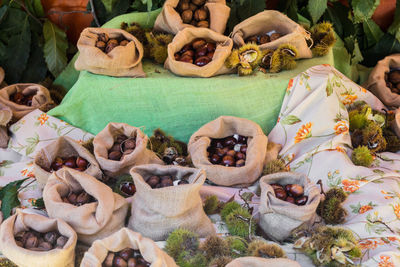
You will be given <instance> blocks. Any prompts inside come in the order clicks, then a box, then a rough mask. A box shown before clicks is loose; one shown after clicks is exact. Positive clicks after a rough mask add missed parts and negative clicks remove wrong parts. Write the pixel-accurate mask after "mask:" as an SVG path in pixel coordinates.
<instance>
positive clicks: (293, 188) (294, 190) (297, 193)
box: [289, 184, 304, 197]
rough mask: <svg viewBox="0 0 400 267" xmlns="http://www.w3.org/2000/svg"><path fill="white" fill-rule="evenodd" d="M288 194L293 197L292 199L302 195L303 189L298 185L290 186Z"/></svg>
mask: <svg viewBox="0 0 400 267" xmlns="http://www.w3.org/2000/svg"><path fill="white" fill-rule="evenodd" d="M289 192H290V193H291V194H292V195H293V196H294V197H299V196H301V195H303V194H304V189H303V187H302V186H301V185H299V184H292V185H291V187H290V189H289Z"/></svg>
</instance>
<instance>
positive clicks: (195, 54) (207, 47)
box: [174, 39, 216, 67]
mask: <svg viewBox="0 0 400 267" xmlns="http://www.w3.org/2000/svg"><path fill="white" fill-rule="evenodd" d="M215 49H216V44H215V43H211V42H207V41H206V40H204V39H195V40H194V41H192V42H191V43H190V44H186V45H185V46H183V47H182V49H181V50H179V51H178V52H176V53H175V55H174V56H175V60H177V61H182V62H187V63H192V64H195V65H196V66H199V67H203V66H205V65H207V64H208V63H210V62H211V60H212V59H213V56H214V52H215Z"/></svg>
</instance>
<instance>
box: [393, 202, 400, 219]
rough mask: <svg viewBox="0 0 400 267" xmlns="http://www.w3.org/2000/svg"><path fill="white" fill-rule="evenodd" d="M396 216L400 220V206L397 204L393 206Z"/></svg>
mask: <svg viewBox="0 0 400 267" xmlns="http://www.w3.org/2000/svg"><path fill="white" fill-rule="evenodd" d="M393 211H394V214H396V217H397V219H400V205H399V204H396V205H394V206H393Z"/></svg>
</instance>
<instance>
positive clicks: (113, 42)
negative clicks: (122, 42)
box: [104, 39, 119, 54]
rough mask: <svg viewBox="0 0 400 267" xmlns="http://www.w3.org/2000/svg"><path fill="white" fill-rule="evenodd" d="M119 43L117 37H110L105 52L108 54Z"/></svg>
mask: <svg viewBox="0 0 400 267" xmlns="http://www.w3.org/2000/svg"><path fill="white" fill-rule="evenodd" d="M118 45H119V43H118V41H117V40H116V39H110V40H108V42H107V46H106V48H105V50H104V51H105V52H106V53H107V54H108V53H110V52H111V51H112V50H113V49H114V48H115V47H117V46H118Z"/></svg>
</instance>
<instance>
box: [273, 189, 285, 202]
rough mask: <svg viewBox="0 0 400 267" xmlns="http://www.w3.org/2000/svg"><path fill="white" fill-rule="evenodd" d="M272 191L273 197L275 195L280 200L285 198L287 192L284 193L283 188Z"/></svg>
mask: <svg viewBox="0 0 400 267" xmlns="http://www.w3.org/2000/svg"><path fill="white" fill-rule="evenodd" d="M274 191H275V197H277V198H279V199H281V200H285V199H286V197H287V194H286V191H285V190H283V189H279V188H277V189H275V190H274Z"/></svg>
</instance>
